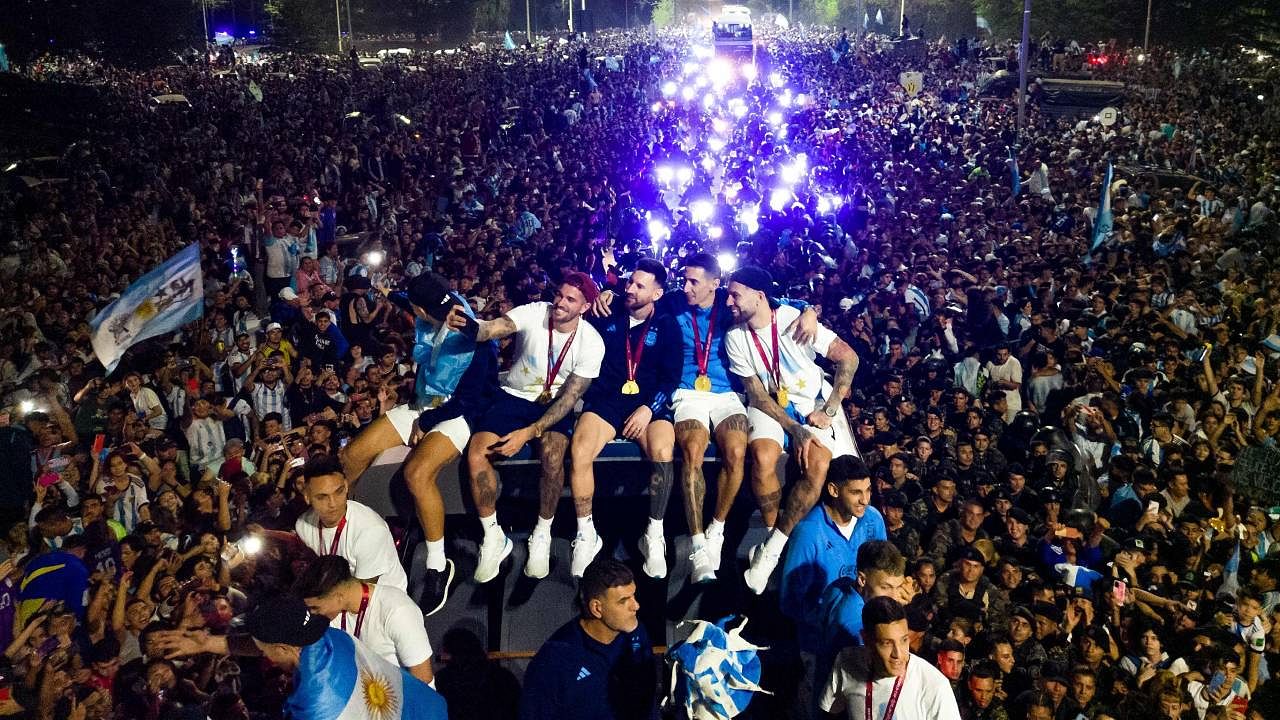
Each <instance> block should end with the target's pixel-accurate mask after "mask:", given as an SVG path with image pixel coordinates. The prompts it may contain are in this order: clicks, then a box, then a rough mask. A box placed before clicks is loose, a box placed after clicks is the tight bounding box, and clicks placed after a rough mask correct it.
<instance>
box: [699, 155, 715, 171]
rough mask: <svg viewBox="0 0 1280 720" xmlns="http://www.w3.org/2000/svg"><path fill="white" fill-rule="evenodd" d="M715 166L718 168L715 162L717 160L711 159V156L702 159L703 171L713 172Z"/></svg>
mask: <svg viewBox="0 0 1280 720" xmlns="http://www.w3.org/2000/svg"><path fill="white" fill-rule="evenodd" d="M715 166H716V160H715V158H713V157H711V156H705V157H703V158H702V169H703V170H706V171H707V172H711V170H712V169H713V168H714V167H715Z"/></svg>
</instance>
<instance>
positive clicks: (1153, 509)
mask: <svg viewBox="0 0 1280 720" xmlns="http://www.w3.org/2000/svg"><path fill="white" fill-rule="evenodd" d="M1147 514H1148V515H1152V516H1155V515H1158V514H1160V503H1159V502H1157V501H1155V500H1152V501H1151V502H1149V503H1147Z"/></svg>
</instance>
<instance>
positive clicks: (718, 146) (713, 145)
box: [707, 137, 724, 152]
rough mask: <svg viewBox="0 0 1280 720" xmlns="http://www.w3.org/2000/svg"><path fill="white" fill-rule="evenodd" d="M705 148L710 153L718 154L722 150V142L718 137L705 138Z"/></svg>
mask: <svg viewBox="0 0 1280 720" xmlns="http://www.w3.org/2000/svg"><path fill="white" fill-rule="evenodd" d="M707 148H709V149H710V150H711V152H720V151H721V150H723V149H724V140H721V139H720V138H718V137H710V138H707Z"/></svg>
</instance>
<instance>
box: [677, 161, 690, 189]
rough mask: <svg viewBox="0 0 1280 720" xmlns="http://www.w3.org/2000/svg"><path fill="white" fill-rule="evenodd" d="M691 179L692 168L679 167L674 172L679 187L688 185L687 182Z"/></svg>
mask: <svg viewBox="0 0 1280 720" xmlns="http://www.w3.org/2000/svg"><path fill="white" fill-rule="evenodd" d="M692 179H693V168H691V167H688V166H686V165H681V166H680V168H679V169H677V170H676V180H679V181H680V184H681V185H687V184H689V181H690V180H692Z"/></svg>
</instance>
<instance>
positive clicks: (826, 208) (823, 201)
mask: <svg viewBox="0 0 1280 720" xmlns="http://www.w3.org/2000/svg"><path fill="white" fill-rule="evenodd" d="M829 212H831V200H830V199H828V198H826V197H820V198H818V214H819V215H826V214H827V213H829Z"/></svg>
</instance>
